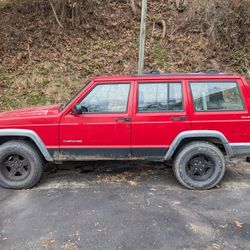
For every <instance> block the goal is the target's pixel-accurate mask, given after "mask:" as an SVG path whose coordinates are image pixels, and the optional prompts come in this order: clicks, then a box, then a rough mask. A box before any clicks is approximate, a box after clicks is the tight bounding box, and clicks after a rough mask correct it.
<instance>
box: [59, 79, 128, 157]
mask: <svg viewBox="0 0 250 250" xmlns="http://www.w3.org/2000/svg"><path fill="white" fill-rule="evenodd" d="M131 96H132V88H131V84H130V83H95V84H94V85H93V87H92V88H91V90H90V91H88V93H86V94H83V97H82V99H81V100H80V101H79V102H78V104H80V105H81V106H82V107H83V111H84V112H83V113H82V114H80V115H79V114H72V112H69V113H67V114H66V115H65V116H63V117H62V120H61V123H60V159H61V160H88V159H90V160H94V159H115V158H122V157H127V156H129V155H130V143H131V141H130V138H131V136H130V135H131V112H132V105H130V104H129V99H131Z"/></svg>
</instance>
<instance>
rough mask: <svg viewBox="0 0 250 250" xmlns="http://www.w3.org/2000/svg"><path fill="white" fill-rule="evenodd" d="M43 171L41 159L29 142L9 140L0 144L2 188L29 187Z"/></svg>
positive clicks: (38, 178) (0, 178)
mask: <svg viewBox="0 0 250 250" xmlns="http://www.w3.org/2000/svg"><path fill="white" fill-rule="evenodd" d="M42 173H43V160H42V158H41V156H40V154H39V153H38V152H37V150H36V149H34V148H33V147H32V146H31V145H30V144H29V143H26V142H22V141H9V142H6V143H4V144H3V145H1V146H0V185H1V186H2V187H4V188H12V189H24V188H31V187H33V186H34V185H35V184H37V183H38V181H39V180H40V178H41V176H42Z"/></svg>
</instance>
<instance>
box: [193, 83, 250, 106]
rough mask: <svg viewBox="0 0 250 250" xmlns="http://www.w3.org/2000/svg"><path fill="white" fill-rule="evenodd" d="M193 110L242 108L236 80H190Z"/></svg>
mask: <svg viewBox="0 0 250 250" xmlns="http://www.w3.org/2000/svg"><path fill="white" fill-rule="evenodd" d="M190 88H191V93H192V98H193V104H194V108H195V111H233V110H234V111H237V110H244V109H245V108H244V104H243V101H242V96H241V92H240V90H239V88H238V84H237V83H236V82H190Z"/></svg>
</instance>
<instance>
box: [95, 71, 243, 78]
mask: <svg viewBox="0 0 250 250" xmlns="http://www.w3.org/2000/svg"><path fill="white" fill-rule="evenodd" d="M240 77H241V76H239V75H234V74H231V73H226V72H219V71H216V70H208V71H199V72H192V73H185V72H184V73H162V72H160V71H159V70H151V71H148V72H144V73H143V74H141V75H138V74H137V75H136V74H135V75H120V76H97V77H94V78H92V79H93V80H95V81H126V80H127V81H131V80H145V79H159V80H161V79H162V80H163V79H166V78H169V79H180V78H185V79H190V78H192V79H199V78H202V79H228V78H234V79H235V78H240Z"/></svg>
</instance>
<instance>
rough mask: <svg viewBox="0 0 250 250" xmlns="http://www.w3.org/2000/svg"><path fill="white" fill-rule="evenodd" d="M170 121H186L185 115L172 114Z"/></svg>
mask: <svg viewBox="0 0 250 250" xmlns="http://www.w3.org/2000/svg"><path fill="white" fill-rule="evenodd" d="M170 119H171V121H186V120H187V117H186V116H185V115H181V116H172V117H171V118H170Z"/></svg>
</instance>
